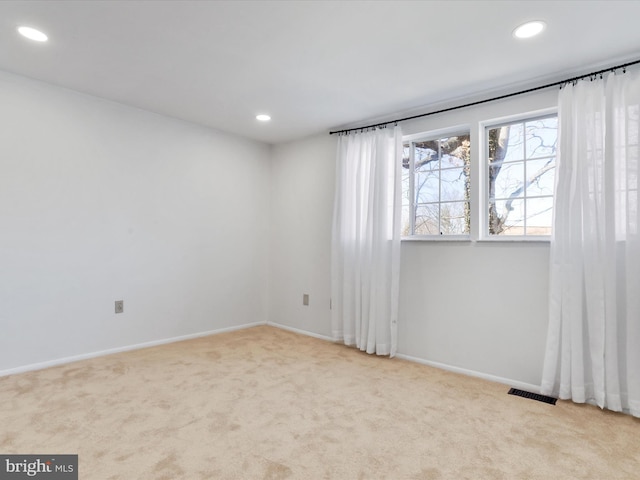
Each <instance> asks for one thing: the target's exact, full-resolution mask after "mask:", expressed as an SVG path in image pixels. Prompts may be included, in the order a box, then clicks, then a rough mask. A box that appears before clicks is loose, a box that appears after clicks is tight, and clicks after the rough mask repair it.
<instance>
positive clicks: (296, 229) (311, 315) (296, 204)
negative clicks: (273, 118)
mask: <svg viewBox="0 0 640 480" xmlns="http://www.w3.org/2000/svg"><path fill="white" fill-rule="evenodd" d="M556 98H557V91H555V90H549V91H544V92H539V93H537V94H531V95H528V96H520V97H515V98H513V99H510V100H505V101H501V102H494V103H490V104H486V105H482V106H478V107H475V108H467V109H464V110H458V111H454V112H450V113H448V114H441V115H437V116H433V117H426V118H423V119H420V120H415V121H412V122H407V123H404V124H403V125H402V127H403V132H404V133H405V134H407V135H408V134H413V133H419V132H424V131H430V130H437V129H442V128H448V127H454V126H457V125H462V124H467V125H469V126H470V128H471V132H472V141H473V142H474V145H475V146H474V147H473V151H472V160H473V162H474V167H473V170H472V175H474V176H477V175H478V174H479V171H478V161H479V157H478V151H479V149H478V137H479V125H478V122H480V121H484V120H490V119H495V118H500V117H504V116H508V115H517V114H521V113H524V112H529V111H535V110H540V109H544V108H549V107H554V106H555V103H556ZM335 142H336V139H335V138H329V137H328V135H324V136H321V137H314V138H310V139H307V140H303V141H299V142H295V143H291V144H289V145H285V146H280V147H277V148H275V149H274V152H273V159H272V165H271V182H272V188H273V189H275V190H272V198H271V201H272V204H271V225H272V226H271V229H272V230H271V253H270V258H271V262H272V263H271V272H270V285H271V288H270V307H269V320H270V321H271V322H274V323H280V324H284V325H287V326H289V327H293V328H298V329H301V330H307V331H310V332H313V333H315V334H320V335H330V310H329V305H328V296H329V292H330V276H329V275H330V268H329V263H330V247H331V244H330V236H331V213H332V206H333V190H334V186H333V181H334V172H335V165H334V164H335V148H336V147H335ZM478 201H479V192H477V189H476V188H474V190H473V191H472V203H473V208H475V206H477V205H478ZM475 229H477V226H474V230H475ZM548 261H549V246H548V244H547V243H506V242H500V243H485V242H415V241H404V242H403V243H402V270H401V307H400V318H399V327H398V330H399V331H398V351H399V353H401V354H404V355H407V356H410V357H414V358H417V359H421V360H425V361H428V362H433V363H438V364H442V365H444V366H447V367H451V368H454V369H461V370H467V371H471V372H476V373H479V374H481V375H484V376H494V377H498V378H500V379H503V380H505V381H514V382H520V383H522V384H529V385H539V383H540V378H541V370H542V359H543V354H544V343H545V339H546V329H547V307H548V303H547V291H548ZM303 293H309V294H310V295H311V301H312V305H310V306H309V307H303V306H302V302H301V297H302V294H303ZM314 299H317V302H318V303H317V304H314V303H313V302H314Z"/></svg>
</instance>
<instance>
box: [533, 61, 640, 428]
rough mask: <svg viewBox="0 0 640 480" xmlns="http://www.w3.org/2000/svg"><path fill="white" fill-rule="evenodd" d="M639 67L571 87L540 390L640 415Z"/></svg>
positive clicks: (564, 107)
mask: <svg viewBox="0 0 640 480" xmlns="http://www.w3.org/2000/svg"><path fill="white" fill-rule="evenodd" d="M639 110H640V72H636V73H633V74H632V73H626V74H617V75H616V74H609V75H608V76H607V78H606V79H604V80H601V79H598V80H594V81H580V82H578V83H577V84H575V85H567V86H566V87H564V88H563V89H562V90H561V91H560V96H559V112H558V116H559V125H560V140H559V141H560V148H559V155H558V158H557V173H556V192H555V195H556V196H555V212H554V223H553V230H554V233H553V238H552V241H551V270H550V275H551V276H550V298H549V309H550V316H549V333H548V338H547V350H546V355H545V362H544V369H543V376H542V388H541V390H542V393H544V394H546V395H554V396H559V397H560V398H563V399H572V400H574V401H576V402H585V401H591V402H595V403H596V404H597V405H598V406H600V407H601V408H608V409H611V410H616V411H621V410H623V411H626V412H629V413H631V414H632V415H634V416H636V417H640V237H639V232H638V224H639V223H640V217H639V212H640V209H639V208H638V207H639V199H638V163H639V158H638V157H639V152H638V148H639V147H638V137H639V135H640V123H639V118H638V117H639Z"/></svg>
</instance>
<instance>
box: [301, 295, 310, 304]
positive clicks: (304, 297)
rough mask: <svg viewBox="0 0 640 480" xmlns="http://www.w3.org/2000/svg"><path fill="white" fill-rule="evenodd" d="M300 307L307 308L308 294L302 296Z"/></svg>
mask: <svg viewBox="0 0 640 480" xmlns="http://www.w3.org/2000/svg"><path fill="white" fill-rule="evenodd" d="M302 305H306V306H309V294H308V293H304V294H302Z"/></svg>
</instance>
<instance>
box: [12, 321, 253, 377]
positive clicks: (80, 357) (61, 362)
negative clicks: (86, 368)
mask: <svg viewBox="0 0 640 480" xmlns="http://www.w3.org/2000/svg"><path fill="white" fill-rule="evenodd" d="M264 324H265V322H257V323H247V324H244V325H238V326H233V327H225V328H218V329H216V330H208V331H206V332H198V333H191V334H189V335H181V336H179V337H171V338H163V339H160V340H152V341H150V342H144V343H137V344H135V345H126V346H124V347H116V348H109V349H107V350H100V351H97V352H90V353H83V354H81V355H73V356H70V357H63V358H57V359H55V360H48V361H46V362H39V363H32V364H29V365H23V366H21V367H16V368H9V369H6V370H0V377H6V376H7V375H15V374H17V373H24V372H30V371H33V370H42V369H43V368H49V367H55V366H58V365H64V364H66V363H72V362H77V361H80V360H87V359H89V358H95V357H102V356H104V355H111V354H114V353H121V352H128V351H130V350H138V349H141V348H148V347H155V346H158V345H165V344H167V343H174V342H181V341H183V340H191V339H193V338H199V337H207V336H209V335H216V334H219V333H225V332H233V331H235V330H242V329H245V328H251V327H257V326H258V325H264Z"/></svg>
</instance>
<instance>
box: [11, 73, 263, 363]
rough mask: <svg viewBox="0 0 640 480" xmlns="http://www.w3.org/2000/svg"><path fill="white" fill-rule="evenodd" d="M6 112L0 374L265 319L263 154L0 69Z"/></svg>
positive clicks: (258, 147)
mask: <svg viewBox="0 0 640 480" xmlns="http://www.w3.org/2000/svg"><path fill="white" fill-rule="evenodd" d="M0 106H1V107H0V271H1V274H0V328H1V329H2V332H1V334H0V371H2V370H4V371H7V370H10V369H15V368H17V367H23V366H25V365H30V364H36V363H39V362H48V361H52V360H56V359H60V358H63V357H72V356H77V355H85V354H90V353H92V352H97V351H101V350H106V349H112V348H119V347H123V346H128V345H133V344H138V343H141V342H149V341H154V340H159V339H165V338H170V337H176V336H181V335H189V334H195V333H198V332H205V331H211V330H216V329H221V328H225V327H234V326H240V325H245V324H249V323H254V322H265V321H266V320H267V301H266V295H267V292H266V283H267V277H266V275H267V254H268V242H267V240H266V239H265V234H266V232H267V229H268V218H267V217H268V213H269V212H268V202H267V201H266V200H265V199H267V198H268V195H269V185H268V184H269V180H268V176H269V158H270V148H269V147H268V146H267V145H264V144H261V143H257V142H252V141H248V140H244V139H241V138H238V137H234V136H231V135H227V134H223V133H220V132H216V131H214V130H211V129H206V128H201V127H198V126H195V125H191V124H188V123H185V122H181V121H178V120H173V119H169V118H166V117H162V116H159V115H155V114H152V113H149V112H145V111H142V110H138V109H133V108H129V107H126V106H123V105H120V104H116V103H111V102H108V101H104V100H101V99H98V98H94V97H90V96H86V95H82V94H78V93H74V92H72V91H69V90H64V89H60V88H57V87H54V86H50V85H47V84H43V83H40V82H36V81H32V80H28V79H25V78H23V77H18V76H14V75H11V74H7V73H1V72H0ZM120 299H122V300H124V310H125V311H124V313H123V314H119V315H115V314H114V301H115V300H120Z"/></svg>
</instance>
